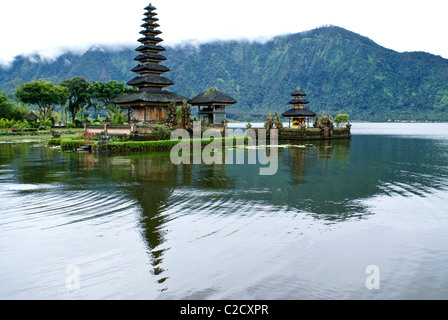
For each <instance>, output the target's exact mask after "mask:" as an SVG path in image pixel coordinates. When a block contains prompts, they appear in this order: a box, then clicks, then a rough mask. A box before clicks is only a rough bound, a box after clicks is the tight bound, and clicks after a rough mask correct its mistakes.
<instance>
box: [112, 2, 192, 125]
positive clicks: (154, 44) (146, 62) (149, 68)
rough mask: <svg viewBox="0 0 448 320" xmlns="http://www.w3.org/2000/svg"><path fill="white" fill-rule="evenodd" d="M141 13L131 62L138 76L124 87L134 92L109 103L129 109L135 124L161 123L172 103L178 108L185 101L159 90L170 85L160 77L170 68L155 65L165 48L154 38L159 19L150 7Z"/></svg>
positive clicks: (157, 32) (171, 83)
mask: <svg viewBox="0 0 448 320" xmlns="http://www.w3.org/2000/svg"><path fill="white" fill-rule="evenodd" d="M145 10H146V11H147V12H146V13H145V18H144V19H143V21H144V22H145V23H144V24H143V25H142V27H143V28H144V30H143V31H141V32H140V33H141V34H143V38H140V39H139V40H138V41H139V42H140V43H141V44H142V45H141V46H140V47H138V48H137V49H136V51H137V52H139V55H138V56H137V57H136V58H135V59H134V60H135V61H138V62H139V63H140V64H139V65H138V66H137V67H135V68H134V69H132V71H133V72H135V73H137V74H138V76H137V77H136V78H134V79H132V80H131V81H129V82H128V85H130V86H132V87H134V88H138V91H137V92H132V93H128V94H125V95H122V96H120V97H118V98H116V99H114V100H113V101H112V102H113V103H115V104H116V105H117V106H118V107H122V108H131V109H133V110H134V119H135V120H137V121H138V122H143V123H148V122H162V121H163V120H164V119H166V117H167V108H168V106H169V104H170V103H171V102H172V101H173V100H174V101H175V102H176V105H182V101H183V100H188V98H186V97H183V96H180V95H177V94H175V93H172V92H170V91H166V90H162V89H163V88H166V87H169V86H171V85H173V84H174V82H172V81H171V80H170V79H168V78H165V77H162V76H161V75H162V74H164V73H165V72H168V71H170V69H168V68H167V67H165V66H162V65H159V63H160V62H161V61H164V60H166V58H165V57H164V56H162V55H160V52H162V51H165V48H164V47H162V46H160V45H159V43H160V42H162V41H163V40H162V39H161V38H159V37H158V35H160V34H161V33H162V32H161V31H159V30H156V29H157V28H158V27H159V24H157V23H156V22H157V21H158V20H159V19H157V18H156V17H155V16H157V13H155V12H154V10H156V8H155V7H153V6H152V5H151V4H150V5H149V6H147V7H146V8H145Z"/></svg>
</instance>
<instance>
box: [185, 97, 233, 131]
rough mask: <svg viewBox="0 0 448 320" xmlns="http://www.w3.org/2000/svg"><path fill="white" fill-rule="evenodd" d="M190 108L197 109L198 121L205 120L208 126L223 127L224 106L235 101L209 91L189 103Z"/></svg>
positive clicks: (224, 117) (224, 118)
mask: <svg viewBox="0 0 448 320" xmlns="http://www.w3.org/2000/svg"><path fill="white" fill-rule="evenodd" d="M189 103H190V104H191V105H192V106H197V107H198V109H199V110H198V115H199V120H202V119H205V121H206V122H207V123H208V125H210V126H215V127H216V126H218V127H220V126H223V125H224V120H226V106H231V105H234V104H235V103H237V101H236V100H235V99H233V98H231V97H229V96H227V95H225V94H224V93H222V92H219V91H217V90H215V89H214V88H213V89H209V90H208V91H206V92H203V93H201V94H200V95H197V96H196V97H194V98H193V99H191V100H190V101H189Z"/></svg>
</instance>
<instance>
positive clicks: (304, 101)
mask: <svg viewBox="0 0 448 320" xmlns="http://www.w3.org/2000/svg"><path fill="white" fill-rule="evenodd" d="M308 103H310V102H309V101H306V100H304V99H292V100H291V101H289V104H292V105H294V106H298V105H301V104H302V105H305V104H308Z"/></svg>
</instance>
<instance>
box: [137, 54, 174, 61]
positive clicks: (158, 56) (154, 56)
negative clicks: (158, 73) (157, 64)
mask: <svg viewBox="0 0 448 320" xmlns="http://www.w3.org/2000/svg"><path fill="white" fill-rule="evenodd" d="M134 60H135V61H145V60H159V61H162V60H166V57H165V56H162V55H161V54H155V53H151V52H148V53H145V54H141V55H138V56H137V57H135V59H134Z"/></svg>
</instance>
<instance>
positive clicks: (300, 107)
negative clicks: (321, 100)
mask: <svg viewBox="0 0 448 320" xmlns="http://www.w3.org/2000/svg"><path fill="white" fill-rule="evenodd" d="M291 96H293V99H292V100H291V101H290V102H289V104H292V105H293V106H294V108H293V109H291V110H288V111H286V112H285V113H283V114H282V116H283V117H285V118H288V120H289V127H291V119H292V128H298V127H299V126H301V125H303V124H306V125H307V127H309V126H310V123H309V120H310V118H314V117H315V116H316V114H315V113H314V112H313V111H311V110H308V109H307V108H305V107H304V106H305V105H307V104H308V103H309V102H308V101H306V100H305V99H304V97H305V96H306V94H305V93H304V92H303V91H302V90H300V89H299V88H297V90H296V91H294V92H293V93H292V94H291Z"/></svg>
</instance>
